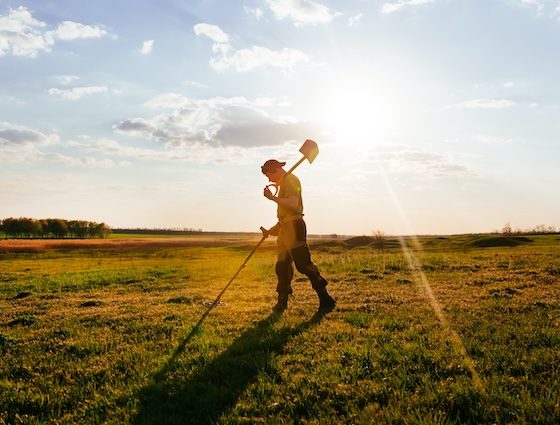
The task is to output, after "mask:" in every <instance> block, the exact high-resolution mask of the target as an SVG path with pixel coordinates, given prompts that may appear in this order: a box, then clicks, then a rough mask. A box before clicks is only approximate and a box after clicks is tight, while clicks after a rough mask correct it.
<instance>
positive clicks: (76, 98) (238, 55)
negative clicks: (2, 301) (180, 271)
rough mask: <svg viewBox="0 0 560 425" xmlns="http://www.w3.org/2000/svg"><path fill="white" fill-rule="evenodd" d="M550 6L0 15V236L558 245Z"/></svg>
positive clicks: (123, 8) (267, 0)
mask: <svg viewBox="0 0 560 425" xmlns="http://www.w3.org/2000/svg"><path fill="white" fill-rule="evenodd" d="M559 41H560V0H487V1H477V0H392V1H379V0H355V1H344V2H342V1H322V0H317V1H310V0H247V1H227V2H226V1H221V2H219V1H208V0H206V1H188V2H187V1H169V0H167V1H158V2H153V1H128V0H122V1H111V2H109V1H104V0H99V1H95V2H76V1H61V0H58V1H48V2H47V1H0V165H1V167H0V218H5V217H9V216H28V217H36V218H42V217H63V218H67V219H74V218H80V219H88V220H94V221H103V222H106V223H107V224H109V225H111V226H114V227H125V226H126V227H160V228H164V227H165V228H169V227H179V228H183V227H192V228H202V229H205V230H226V231H252V230H257V229H258V227H259V226H260V225H265V226H270V225H272V224H274V217H275V208H274V204H272V203H270V202H269V201H267V200H266V199H265V198H263V197H262V188H263V186H264V185H265V184H266V180H265V178H264V176H263V175H262V174H261V173H260V165H261V164H262V163H263V162H264V161H265V160H266V159H269V158H272V157H275V158H278V159H282V160H286V161H288V162H289V163H293V162H295V161H297V159H298V155H299V154H298V148H299V146H300V145H301V144H302V143H303V141H304V140H305V139H306V138H311V139H314V140H316V141H317V142H318V143H319V146H320V151H321V152H320V155H319V157H318V158H317V160H316V161H315V162H314V163H313V164H311V165H310V164H304V165H302V166H301V167H300V168H299V169H298V170H297V172H296V174H297V175H298V176H299V177H300V178H301V180H302V183H303V185H304V202H305V212H306V217H307V221H308V227H309V231H310V232H311V233H339V234H369V233H371V232H372V231H374V230H382V231H384V232H386V233H390V234H396V233H401V234H402V233H421V234H425V233H437V234H444V233H462V232H486V231H492V230H495V229H500V228H501V227H503V225H504V224H505V223H506V222H509V223H511V225H512V226H513V227H514V228H529V227H533V226H535V225H539V224H545V225H554V226H559V225H560V223H559V222H558V213H559V211H560V200H559V199H558V196H556V193H557V186H558V181H559V180H560V179H559V177H560V172H559V171H558V166H557V163H558V160H559V159H560V148H559V146H558V135H559V134H560V119H559V118H560V78H559V75H560V73H559V70H560V49H559Z"/></svg>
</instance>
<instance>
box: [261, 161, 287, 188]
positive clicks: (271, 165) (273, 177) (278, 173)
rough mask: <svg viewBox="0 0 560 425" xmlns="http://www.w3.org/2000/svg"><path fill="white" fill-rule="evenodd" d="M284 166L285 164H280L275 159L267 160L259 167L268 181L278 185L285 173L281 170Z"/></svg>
mask: <svg viewBox="0 0 560 425" xmlns="http://www.w3.org/2000/svg"><path fill="white" fill-rule="evenodd" d="M284 165H286V163H285V162H280V161H277V160H275V159H269V160H268V161H266V162H265V163H264V164H263V166H262V167H261V170H262V173H263V174H264V175H265V176H267V177H268V180H269V181H271V182H274V183H278V182H279V181H280V180H281V179H282V177H283V176H284V174H286V171H284V169H283V168H282V167H283V166H284Z"/></svg>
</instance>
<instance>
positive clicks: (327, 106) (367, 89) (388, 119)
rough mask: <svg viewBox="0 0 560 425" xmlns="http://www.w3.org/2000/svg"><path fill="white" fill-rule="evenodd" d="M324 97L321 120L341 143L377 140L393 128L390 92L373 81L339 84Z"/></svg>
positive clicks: (370, 142)
mask: <svg viewBox="0 0 560 425" xmlns="http://www.w3.org/2000/svg"><path fill="white" fill-rule="evenodd" d="M321 97H322V99H321V103H322V104H321V105H320V108H321V116H320V121H321V122H322V124H323V126H324V127H325V128H326V129H327V131H328V132H329V133H331V134H332V136H333V137H334V138H335V139H336V140H337V141H338V142H340V143H344V144H353V145H368V144H372V143H376V142H377V141H379V140H380V139H383V138H384V137H386V136H387V135H388V134H389V133H390V132H391V130H392V127H393V125H394V123H395V118H396V114H395V112H394V106H393V101H392V98H391V95H390V93H389V92H388V90H387V89H384V88H383V87H379V86H376V85H375V84H373V83H372V82H368V81H363V80H362V81H354V82H345V83H340V84H336V85H335V86H334V87H331V88H330V89H329V90H328V91H327V92H326V93H325V94H324V95H323V96H321Z"/></svg>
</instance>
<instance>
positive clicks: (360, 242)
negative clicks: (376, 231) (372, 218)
mask: <svg viewBox="0 0 560 425" xmlns="http://www.w3.org/2000/svg"><path fill="white" fill-rule="evenodd" d="M372 243H373V238H370V237H369V236H355V237H353V238H350V239H346V240H345V241H344V245H346V246H347V247H348V248H350V249H352V248H357V247H360V246H369V245H371V244H372Z"/></svg>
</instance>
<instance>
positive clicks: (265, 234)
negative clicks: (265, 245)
mask: <svg viewBox="0 0 560 425" xmlns="http://www.w3.org/2000/svg"><path fill="white" fill-rule="evenodd" d="M261 232H262V235H263V238H265V239H266V238H268V236H269V235H270V232H269V231H268V230H266V229H265V228H264V227H262V226H261Z"/></svg>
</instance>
